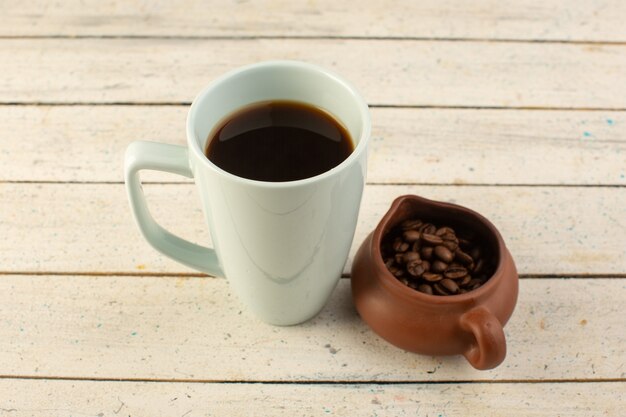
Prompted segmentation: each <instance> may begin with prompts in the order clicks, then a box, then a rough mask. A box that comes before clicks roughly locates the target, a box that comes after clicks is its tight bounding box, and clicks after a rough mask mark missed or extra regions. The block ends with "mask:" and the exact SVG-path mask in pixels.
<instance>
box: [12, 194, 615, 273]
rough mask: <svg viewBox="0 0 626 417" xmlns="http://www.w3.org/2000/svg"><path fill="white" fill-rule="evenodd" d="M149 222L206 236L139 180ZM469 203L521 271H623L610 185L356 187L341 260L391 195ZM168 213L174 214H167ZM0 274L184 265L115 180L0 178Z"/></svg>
mask: <svg viewBox="0 0 626 417" xmlns="http://www.w3.org/2000/svg"><path fill="white" fill-rule="evenodd" d="M144 190H145V191H146V195H147V197H148V201H149V206H150V208H151V211H152V213H153V215H154V217H155V218H156V219H157V221H159V222H161V224H162V225H163V226H165V227H166V228H167V229H169V230H171V231H172V232H174V233H176V234H178V235H180V236H182V237H185V238H187V239H190V240H193V241H195V242H197V243H201V244H207V243H209V242H210V237H209V236H208V231H207V227H206V226H205V222H204V218H203V216H202V212H201V209H200V201H199V197H198V196H197V193H196V190H195V186H192V185H191V184H166V185H161V184H152V185H145V186H144ZM403 194H417V195H422V196H424V197H427V198H432V199H436V200H446V201H451V202H456V203H458V204H461V205H465V206H468V207H470V208H473V209H475V210H476V211H478V212H479V213H482V214H483V215H485V216H486V217H487V218H488V219H490V220H491V221H492V222H493V223H494V224H495V225H496V226H497V227H498V228H499V229H500V231H501V233H502V235H503V237H504V239H505V241H506V242H507V245H508V247H509V248H510V250H511V253H512V254H513V257H514V258H515V260H516V262H517V267H518V270H519V272H520V273H522V274H529V275H532V274H550V275H551V274H575V275H580V274H589V275H594V274H624V271H626V259H625V258H624V248H625V247H626V222H625V221H624V219H626V200H625V199H626V193H624V191H623V189H622V188H612V187H601V188H595V187H560V188H554V187H480V186H478V187H463V186H376V185H370V186H367V187H366V189H365V194H364V197H363V203H362V206H361V213H360V217H359V221H358V224H357V230H356V234H355V240H354V244H353V247H352V250H351V252H350V257H349V259H348V262H347V267H346V272H348V271H349V267H348V266H349V265H351V259H352V255H353V254H354V252H355V251H356V249H357V248H358V246H359V245H360V244H361V242H362V241H363V240H364V239H365V237H366V235H367V234H368V233H369V232H370V231H371V230H373V229H374V227H375V226H376V224H377V223H378V221H379V220H380V219H381V218H382V216H383V214H384V213H385V212H386V211H387V210H388V208H389V205H390V204H391V202H392V201H393V199H394V198H396V197H397V196H399V195H403ZM173 213H175V215H172V214H173ZM0 234H1V235H2V236H3V239H1V240H0V271H4V272H7V271H9V272H11V271H12V272H24V271H28V272H79V273H111V272H114V273H120V272H121V273H127V272H144V273H145V272H150V273H163V272H167V273H179V272H191V271H192V270H190V269H188V268H187V267H184V266H182V265H180V264H178V263H176V262H174V261H171V260H169V259H168V258H166V257H165V256H163V255H161V254H159V253H157V252H156V251H155V250H153V249H152V248H151V247H149V246H148V244H147V243H146V242H145V241H144V240H143V237H142V236H141V235H140V234H139V231H138V229H137V227H136V226H135V225H134V223H133V220H132V216H131V213H130V208H129V206H128V202H127V199H126V193H125V190H124V186H123V185H122V184H111V185H109V184H0Z"/></svg>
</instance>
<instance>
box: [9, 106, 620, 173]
mask: <svg viewBox="0 0 626 417" xmlns="http://www.w3.org/2000/svg"><path fill="white" fill-rule="evenodd" d="M371 113H372V123H373V132H372V140H371V144H370V157H369V167H368V181H369V182H372V183H379V184H384V183H421V184H424V183H426V184H446V183H448V184H450V183H456V184H464V183H471V184H569V185H580V184H585V185H598V184H620V185H626V113H625V112H584V111H577V112H571V111H539V110H532V111H519V110H472V109H464V110H449V109H435V110H432V109H402V108H373V109H372V110H371ZM186 115H187V106H0V137H3V138H6V139H7V140H5V141H4V142H3V145H2V148H1V149H0V167H3V168H2V169H0V181H79V182H89V181H107V182H108V181H119V182H121V181H123V173H122V169H121V161H122V159H123V156H124V151H125V149H126V147H127V146H128V144H129V143H130V142H131V141H133V140H140V139H141V140H153V141H160V142H166V143H178V144H185V133H184V131H185V118H186ZM145 180H147V181H165V182H180V181H181V179H180V178H179V177H176V176H173V175H169V174H161V173H158V174H157V173H154V172H147V173H146V175H145Z"/></svg>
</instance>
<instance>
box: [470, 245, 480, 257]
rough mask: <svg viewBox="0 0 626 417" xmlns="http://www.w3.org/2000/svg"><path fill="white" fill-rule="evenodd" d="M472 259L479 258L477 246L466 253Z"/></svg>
mask: <svg viewBox="0 0 626 417" xmlns="http://www.w3.org/2000/svg"><path fill="white" fill-rule="evenodd" d="M467 253H468V254H469V256H471V257H472V259H474V260H476V259H478V258H480V248H479V247H478V246H475V247H473V248H472V249H471V250H469V251H468V252H467Z"/></svg>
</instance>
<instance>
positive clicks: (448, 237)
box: [439, 233, 459, 243]
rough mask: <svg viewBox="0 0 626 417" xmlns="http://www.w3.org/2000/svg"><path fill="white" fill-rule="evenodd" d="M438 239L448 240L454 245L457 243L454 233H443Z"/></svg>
mask: <svg viewBox="0 0 626 417" xmlns="http://www.w3.org/2000/svg"><path fill="white" fill-rule="evenodd" d="M439 237H440V238H442V239H443V240H450V241H452V242H454V243H459V239H458V238H457V237H456V235H455V234H454V233H445V234H443V235H441V236H439Z"/></svg>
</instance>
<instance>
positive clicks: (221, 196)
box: [124, 61, 370, 325]
mask: <svg viewBox="0 0 626 417" xmlns="http://www.w3.org/2000/svg"><path fill="white" fill-rule="evenodd" d="M267 100H291V101H299V102H304V103H309V104H311V105H313V106H316V107H319V108H322V109H324V110H326V111H328V112H329V113H331V114H332V115H333V116H335V118H336V119H337V120H338V121H339V122H340V123H342V124H343V125H344V126H345V127H346V128H347V130H348V132H349V133H350V136H351V137H352V139H353V140H354V145H355V148H354V151H353V152H352V153H351V154H350V156H349V157H348V158H347V159H346V160H344V161H343V162H342V163H341V164H339V165H337V166H336V167H334V168H332V169H330V170H329V171H326V172H324V173H322V174H319V175H316V176H314V177H310V178H306V179H302V180H298V181H288V182H264V181H254V180H250V179H246V178H241V177H238V176H235V175H233V174H230V173H228V172H226V171H224V170H222V169H220V168H219V167H218V166H216V165H215V164H213V163H212V162H211V161H209V159H207V157H206V156H205V154H204V152H203V150H204V149H205V147H206V142H207V139H208V136H209V133H211V132H212V130H213V129H214V128H215V127H216V125H217V124H218V123H219V122H220V121H222V120H223V119H224V118H225V117H227V116H229V115H231V114H232V113H233V112H234V111H236V110H237V109H240V108H242V107H244V106H246V105H249V104H251V103H255V102H260V101H267ZM369 137H370V117H369V112H368V108H367V104H366V103H365V101H364V100H363V99H362V98H361V96H360V95H359V94H358V92H357V91H356V90H355V89H354V88H353V87H352V86H351V85H350V84H348V83H347V82H345V81H344V80H342V79H341V78H339V77H338V76H337V75H335V74H333V73H331V72H329V71H327V70H325V69H322V68H319V67H316V66H313V65H310V64H306V63H301V62H293V61H269V62H262V63H259V64H254V65H250V66H247V67H243V68H240V69H236V70H234V71H232V72H230V73H228V74H226V75H224V76H222V77H220V78H218V79H217V80H215V81H213V82H212V83H211V84H209V85H208V86H207V87H206V88H205V89H204V90H203V91H202V92H201V93H200V94H199V95H198V96H197V97H196V98H195V100H194V101H193V103H192V105H191V108H190V110H189V114H188V117H187V146H176V145H167V144H162V143H154V142H142V141H138V142H133V143H132V144H130V146H129V147H128V149H127V150H126V159H125V166H124V170H125V180H126V190H127V192H128V198H129V200H130V205H131V209H132V212H133V214H134V217H135V221H136V222H137V225H138V226H139V229H140V230H141V232H142V234H143V236H144V237H145V238H146V240H147V241H148V243H150V244H151V245H152V246H153V247H154V248H155V249H157V250H158V251H160V252H161V253H163V254H165V255H167V256H169V257H171V258H173V259H175V260H177V261H178V262H181V263H183V264H185V265H188V266H190V267H192V268H195V269H197V270H199V271H203V272H206V273H208V274H212V275H217V276H225V277H226V278H227V280H228V281H229V283H230V285H231V288H232V289H233V290H234V292H235V293H236V294H237V295H238V297H239V298H240V299H241V300H242V301H243V303H244V304H245V305H246V306H247V307H248V308H249V309H250V310H252V311H253V312H254V313H255V314H256V315H257V316H258V317H260V318H261V319H262V320H263V321H265V322H268V323H271V324H275V325H291V324H297V323H301V322H303V321H306V320H308V319H310V318H311V317H313V316H315V315H316V314H317V313H318V312H319V311H320V310H321V309H322V307H323V306H324V304H325V303H326V300H327V299H328V297H329V296H330V294H331V292H332V290H333V289H334V287H335V285H336V284H337V282H338V280H339V278H340V277H341V273H342V270H343V266H344V264H345V262H346V259H347V257H348V252H349V250H350V246H351V244H352V239H353V237H354V230H355V228H356V221H357V216H358V212H359V206H360V203H361V195H362V193H363V186H364V184H365V175H366V162H367V145H368V141H369ZM142 169H152V170H158V171H166V172H172V173H176V174H180V175H183V176H186V177H193V178H194V180H195V183H196V186H197V188H198V191H199V195H200V199H201V201H202V208H203V211H204V215H205V218H206V221H207V223H208V225H209V231H210V233H211V238H212V240H213V245H214V248H215V249H210V248H207V247H203V246H199V245H196V244H193V243H191V242H188V241H186V240H184V239H181V238H179V237H177V236H175V235H173V234H171V233H170V232H168V231H167V230H165V229H164V228H162V227H161V226H159V225H158V224H157V223H156V222H155V221H154V219H153V218H152V216H151V215H150V212H149V211H148V208H147V206H146V201H145V197H144V195H143V192H142V190H141V182H140V179H139V175H138V172H139V171H140V170H142Z"/></svg>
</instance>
